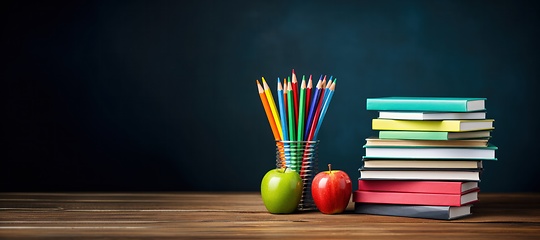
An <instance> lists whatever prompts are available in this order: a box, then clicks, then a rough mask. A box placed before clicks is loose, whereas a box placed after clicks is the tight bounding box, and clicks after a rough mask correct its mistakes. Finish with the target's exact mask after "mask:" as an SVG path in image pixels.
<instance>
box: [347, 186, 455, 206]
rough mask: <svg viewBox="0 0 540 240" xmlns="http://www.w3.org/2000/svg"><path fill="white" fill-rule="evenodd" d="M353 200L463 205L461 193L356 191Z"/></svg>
mask: <svg viewBox="0 0 540 240" xmlns="http://www.w3.org/2000/svg"><path fill="white" fill-rule="evenodd" d="M353 202H361V203H384V204H406V205H433V206H461V205H462V204H461V194H457V195H456V194H428V193H400V192H371V191H360V190H357V191H354V193H353Z"/></svg>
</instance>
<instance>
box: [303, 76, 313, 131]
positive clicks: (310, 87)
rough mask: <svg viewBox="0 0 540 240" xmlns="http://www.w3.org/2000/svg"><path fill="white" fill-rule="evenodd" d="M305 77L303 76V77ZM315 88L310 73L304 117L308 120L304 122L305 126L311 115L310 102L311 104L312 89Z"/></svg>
mask: <svg viewBox="0 0 540 240" xmlns="http://www.w3.org/2000/svg"><path fill="white" fill-rule="evenodd" d="M302 78H303V77H302ZM312 88H313V82H312V81H311V75H309V80H308V83H307V87H306V108H305V109H306V110H307V111H306V116H305V117H304V119H305V120H306V122H305V123H304V126H306V124H307V121H308V119H307V118H308V115H309V104H310V100H311V89H312Z"/></svg>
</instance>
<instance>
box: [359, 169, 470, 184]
mask: <svg viewBox="0 0 540 240" xmlns="http://www.w3.org/2000/svg"><path fill="white" fill-rule="evenodd" d="M359 172H360V179H362V180H426V181H429V180H431V181H476V182H479V181H480V170H455V169H449V170H446V169H445V170H442V169H422V170H419V169H400V170H397V169H367V168H361V169H359Z"/></svg>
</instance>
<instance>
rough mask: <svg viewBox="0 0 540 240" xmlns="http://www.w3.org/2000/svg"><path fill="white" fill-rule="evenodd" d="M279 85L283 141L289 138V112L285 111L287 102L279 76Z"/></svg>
mask: <svg viewBox="0 0 540 240" xmlns="http://www.w3.org/2000/svg"><path fill="white" fill-rule="evenodd" d="M277 81H278V86H277V91H278V104H279V116H280V119H281V128H282V131H283V141H287V140H289V130H288V128H287V113H286V112H285V103H284V101H283V87H282V86H281V81H280V80H279V78H277Z"/></svg>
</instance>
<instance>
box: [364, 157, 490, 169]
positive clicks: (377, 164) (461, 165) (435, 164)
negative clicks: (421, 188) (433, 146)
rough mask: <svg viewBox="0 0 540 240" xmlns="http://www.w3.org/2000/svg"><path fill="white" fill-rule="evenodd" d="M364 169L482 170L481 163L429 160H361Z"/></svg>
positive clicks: (476, 161) (477, 161)
mask: <svg viewBox="0 0 540 240" xmlns="http://www.w3.org/2000/svg"><path fill="white" fill-rule="evenodd" d="M363 163H364V168H426V169H471V170H472V169H482V167H483V166H482V161H479V160H475V161H468V160H463V159H462V160H459V159H458V160H453V159H452V160H450V159H449V160H444V161H441V160H437V159H435V160H430V159H422V160H416V159H369V158H364V159H363Z"/></svg>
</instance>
